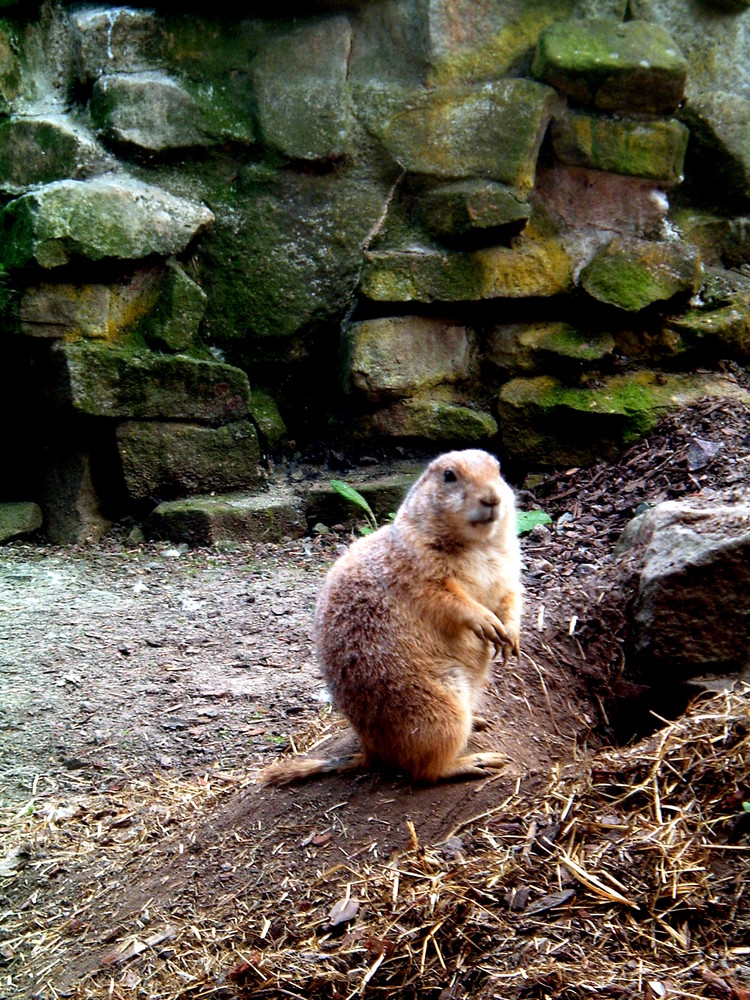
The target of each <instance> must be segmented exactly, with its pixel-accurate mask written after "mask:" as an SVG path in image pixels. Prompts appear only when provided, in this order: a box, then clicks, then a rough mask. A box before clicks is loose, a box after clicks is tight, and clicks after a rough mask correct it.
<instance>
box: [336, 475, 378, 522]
mask: <svg viewBox="0 0 750 1000" xmlns="http://www.w3.org/2000/svg"><path fill="white" fill-rule="evenodd" d="M331 489H332V490H333V491H334V493H338V495H339V496H340V497H343V498H344V500H348V501H349V503H350V504H353V505H354V506H355V507H358V508H359V510H361V511H362V512H363V513H364V515H365V517H366V518H367V524H365V525H363V526H362V527H361V528H360V529H359V530H360V531H361V533H362V534H363V535H370V534H372V532H373V531H377V528H378V522H377V519H376V517H375V514H374V512H373V509H372V507H371V506H370V505H369V503H368V502H367V501H366V500H365V498H364V497H363V496H362V494H361V493H360V492H359V490H355V489H354V487H353V486H350V485H349V484H348V483H345V482H342V480H341V479H332V480H331Z"/></svg>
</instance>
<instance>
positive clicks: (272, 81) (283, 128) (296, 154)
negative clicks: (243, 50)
mask: <svg viewBox="0 0 750 1000" xmlns="http://www.w3.org/2000/svg"><path fill="white" fill-rule="evenodd" d="M351 47H352V26H351V24H350V22H349V19H348V18H346V17H333V18H329V19H327V20H323V21H311V22H308V23H307V24H303V25H302V26H301V27H299V28H297V29H296V30H294V31H292V32H289V33H288V34H281V33H279V34H276V35H274V36H269V37H268V38H267V39H265V41H264V44H263V46H262V48H261V50H260V52H259V53H258V55H257V56H256V58H255V60H254V63H253V69H252V74H253V79H254V85H255V98H256V102H257V109H258V124H259V128H260V134H261V138H262V140H263V142H264V144H265V145H266V146H269V147H271V148H272V149H277V150H278V151H279V152H281V153H283V154H284V155H285V156H288V157H290V158H291V159H300V160H328V159H335V158H337V157H340V156H342V155H343V154H344V153H346V152H348V150H349V145H350V136H349V129H350V125H351V111H350V106H349V104H350V102H349V95H348V89H347V77H348V71H349V55H350V52H351Z"/></svg>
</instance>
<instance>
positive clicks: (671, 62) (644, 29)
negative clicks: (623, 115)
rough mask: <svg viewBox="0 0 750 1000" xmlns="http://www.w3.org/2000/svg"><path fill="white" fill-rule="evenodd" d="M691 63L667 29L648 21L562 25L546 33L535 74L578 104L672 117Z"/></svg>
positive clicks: (571, 23) (534, 70)
mask: <svg viewBox="0 0 750 1000" xmlns="http://www.w3.org/2000/svg"><path fill="white" fill-rule="evenodd" d="M687 70H688V65H687V61H686V60H685V58H684V56H683V55H682V53H681V52H680V51H679V49H678V47H677V45H676V44H675V42H674V41H673V39H672V37H671V36H670V35H669V34H668V32H667V31H665V29H664V28H662V27H661V26H659V25H657V24H649V23H647V22H645V21H628V22H625V23H620V22H617V21H613V20H606V19H596V18H591V19H588V20H585V21H584V20H572V21H560V22H557V23H555V24H553V25H551V26H550V27H549V28H547V29H546V30H545V31H544V32H542V34H541V36H540V38H539V44H538V46H537V50H536V55H535V57H534V64H533V66H532V72H533V73H534V75H535V76H537V77H538V78H539V79H540V80H543V81H544V82H545V83H549V84H551V85H552V86H553V87H555V88H556V89H557V90H559V91H560V93H562V94H565V95H567V96H568V97H570V98H571V100H573V101H575V102H576V103H579V104H583V105H587V106H589V107H596V108H599V109H601V110H604V111H645V112H650V113H652V114H665V113H666V114H668V113H670V112H673V111H675V110H676V108H677V107H678V105H679V103H680V101H681V100H682V96H683V93H684V90H685V80H686V78H687Z"/></svg>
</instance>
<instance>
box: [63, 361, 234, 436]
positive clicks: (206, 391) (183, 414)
mask: <svg viewBox="0 0 750 1000" xmlns="http://www.w3.org/2000/svg"><path fill="white" fill-rule="evenodd" d="M53 360H54V362H55V364H56V373H57V383H56V390H57V391H56V396H57V400H56V401H57V404H58V406H62V407H65V408H67V407H69V408H72V409H73V410H75V411H76V412H78V413H85V414H89V415H91V416H97V417H118V418H121V419H122V418H131V417H132V418H136V419H140V420H159V419H172V420H190V421H197V422H200V423H206V424H222V423H229V422H231V421H235V420H241V419H243V418H245V417H246V416H247V409H248V397H249V387H248V382H247V376H246V375H245V373H244V372H243V371H241V370H240V369H239V368H233V367H231V366H230V365H225V364H218V363H215V362H210V361H198V360H196V359H195V358H189V357H185V356H176V355H175V356H171V355H167V354H156V353H154V352H152V351H140V352H139V351H134V350H128V349H125V348H122V347H115V346H110V345H109V344H99V343H96V342H93V341H91V342H85V341H79V342H78V343H72V344H67V343H58V344H56V345H55V346H54V349H53Z"/></svg>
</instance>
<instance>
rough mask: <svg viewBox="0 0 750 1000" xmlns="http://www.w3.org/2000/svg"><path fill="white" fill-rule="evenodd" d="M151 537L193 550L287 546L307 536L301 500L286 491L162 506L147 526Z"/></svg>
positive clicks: (181, 502) (147, 531)
mask: <svg viewBox="0 0 750 1000" xmlns="http://www.w3.org/2000/svg"><path fill="white" fill-rule="evenodd" d="M145 530H146V534H147V535H148V536H149V537H151V538H166V539H169V540H170V541H172V542H187V544H188V545H215V544H216V543H219V542H224V541H236V542H281V541H283V540H284V539H285V538H300V537H301V536H302V535H304V534H306V532H307V523H306V521H305V517H304V510H303V507H302V502H301V500H300V499H299V498H298V497H296V496H294V495H292V494H287V493H282V492H269V493H254V494H253V493H251V494H244V493H230V494H226V495H224V496H215V497H193V498H189V499H185V500H172V501H167V502H165V503H161V504H159V506H158V507H157V508H156V509H155V510H154V511H153V513H152V514H151V515H150V517H149V518H148V520H147V521H146V524H145Z"/></svg>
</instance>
